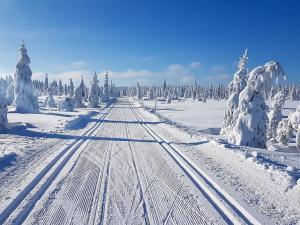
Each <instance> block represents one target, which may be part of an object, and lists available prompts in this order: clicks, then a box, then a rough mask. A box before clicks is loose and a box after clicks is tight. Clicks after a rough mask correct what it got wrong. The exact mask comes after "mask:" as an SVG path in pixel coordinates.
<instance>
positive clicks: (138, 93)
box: [136, 83, 142, 100]
mask: <svg viewBox="0 0 300 225" xmlns="http://www.w3.org/2000/svg"><path fill="white" fill-rule="evenodd" d="M141 91H142V90H141V87H140V84H139V83H136V98H137V99H138V100H140V99H142V93H141Z"/></svg>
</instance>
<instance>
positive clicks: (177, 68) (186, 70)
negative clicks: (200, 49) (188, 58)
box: [165, 61, 202, 76]
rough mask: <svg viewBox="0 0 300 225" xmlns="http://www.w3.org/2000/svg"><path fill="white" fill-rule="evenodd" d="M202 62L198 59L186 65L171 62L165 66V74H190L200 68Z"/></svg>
mask: <svg viewBox="0 0 300 225" xmlns="http://www.w3.org/2000/svg"><path fill="white" fill-rule="evenodd" d="M201 67H202V64H201V63H200V62H198V61H193V62H191V63H189V64H187V65H183V64H171V65H169V66H167V68H166V70H165V74H166V75H167V76H190V74H192V73H194V72H195V71H197V70H199V69H201Z"/></svg>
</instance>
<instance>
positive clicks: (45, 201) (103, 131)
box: [0, 99, 258, 225]
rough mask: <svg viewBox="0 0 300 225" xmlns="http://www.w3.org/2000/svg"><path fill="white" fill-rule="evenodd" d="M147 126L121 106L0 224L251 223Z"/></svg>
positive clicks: (129, 107)
mask: <svg viewBox="0 0 300 225" xmlns="http://www.w3.org/2000/svg"><path fill="white" fill-rule="evenodd" d="M147 124H151V125H152V126H155V122H148V121H142V120H141V117H139V115H138V112H137V110H136V109H135V107H134V106H133V105H132V104H131V102H130V101H128V99H120V100H119V101H118V102H117V103H116V104H114V105H113V106H112V108H111V110H109V111H108V113H107V114H105V116H103V117H102V118H100V119H99V120H98V121H97V123H96V124H95V127H94V129H91V130H90V131H89V132H88V133H87V136H86V137H85V138H83V139H80V140H79V141H81V144H80V145H78V147H77V148H74V151H73V152H72V153H71V151H67V153H66V155H63V157H62V159H61V161H60V160H57V162H55V163H54V165H53V168H49V170H48V171H46V172H47V174H46V175H45V177H42V178H41V180H38V181H36V182H35V183H33V184H34V185H33V187H32V188H30V189H28V190H27V191H26V192H25V193H26V195H25V196H23V197H22V196H21V197H22V198H20V199H19V200H18V201H16V202H15V204H13V205H11V208H10V209H8V208H6V210H7V212H8V213H7V214H6V215H7V216H5V215H4V214H3V212H1V215H0V217H2V219H3V221H2V222H4V221H5V224H11V223H15V224H20V223H24V224H113V225H115V224H257V223H258V222H257V221H256V220H255V219H254V218H252V217H251V215H249V214H248V213H247V212H246V211H243V209H242V208H240V207H239V206H238V205H235V203H234V200H233V199H230V196H224V195H223V194H222V193H221V194H220V193H218V190H214V189H213V188H212V187H211V185H210V184H209V183H211V181H210V182H208V181H207V179H203V178H202V179H200V175H199V174H197V173H200V172H199V171H196V170H195V168H193V167H192V166H191V165H190V164H189V163H188V162H187V161H185V160H184V158H183V157H182V156H180V154H178V153H176V150H175V149H172V147H171V146H170V145H169V144H168V143H167V142H165V141H164V140H163V139H161V138H160V137H159V135H158V134H157V133H155V132H154V131H153V130H151V128H150V127H148V126H147ZM77 144H78V143H77ZM77 144H76V146H77ZM70 150H72V149H70ZM49 179H50V180H49Z"/></svg>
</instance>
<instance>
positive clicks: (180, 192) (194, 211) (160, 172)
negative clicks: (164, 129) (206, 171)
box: [128, 107, 213, 224]
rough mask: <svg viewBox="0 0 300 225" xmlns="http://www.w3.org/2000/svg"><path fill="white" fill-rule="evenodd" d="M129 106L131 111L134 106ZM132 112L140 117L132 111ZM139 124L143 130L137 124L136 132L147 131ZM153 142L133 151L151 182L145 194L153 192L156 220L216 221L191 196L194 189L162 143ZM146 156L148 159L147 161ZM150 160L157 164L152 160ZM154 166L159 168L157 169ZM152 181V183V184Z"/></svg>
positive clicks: (152, 205) (144, 177)
mask: <svg viewBox="0 0 300 225" xmlns="http://www.w3.org/2000/svg"><path fill="white" fill-rule="evenodd" d="M128 109H129V111H131V110H130V107H128ZM130 114H131V115H132V117H133V118H134V120H136V118H135V117H134V115H133V114H132V112H131V113H130ZM137 122H138V121H137ZM137 126H139V128H140V129H142V131H139V129H137V128H136V129H132V130H133V131H136V133H135V134H139V135H141V134H143V133H144V132H145V131H144V128H143V127H140V124H139V123H137ZM145 134H147V135H146V136H144V137H143V139H146V138H147V137H149V134H148V133H147V132H146V133H145ZM150 137H151V136H150ZM151 138H152V137H151ZM134 144H137V143H134ZM152 144H153V145H152V146H147V147H146V146H143V145H141V146H140V145H138V146H135V145H134V147H133V151H134V152H135V155H136V158H137V162H138V164H139V166H140V167H139V168H140V169H139V170H140V171H141V174H143V176H142V177H143V179H144V183H145V184H146V186H147V187H146V188H145V189H144V190H145V191H144V195H146V194H147V195H149V199H151V201H150V204H151V206H150V207H149V208H154V210H155V211H156V210H158V212H156V213H154V215H156V222H155V224H163V223H165V224H171V223H175V224H212V223H213V219H212V218H210V217H209V216H207V215H206V214H205V213H204V212H203V211H202V210H201V209H200V208H199V207H198V205H197V204H198V203H197V202H195V199H193V198H190V197H189V196H190V195H191V193H190V192H189V191H188V190H187V189H186V187H185V185H184V182H182V181H181V178H180V177H178V175H176V174H175V173H174V172H173V169H172V168H171V167H169V166H168V163H167V162H166V161H164V159H163V158H164V157H162V155H161V151H160V148H161V146H160V145H159V143H157V142H154V143H152ZM147 153H148V154H147ZM140 154H142V156H141V155H140ZM145 159H148V160H147V161H145ZM150 161H152V162H153V163H154V164H151V163H150V164H149V162H150ZM157 166H158V167H157ZM154 168H156V169H157V171H153V170H155V169H154ZM145 173H148V174H145ZM148 181H149V183H150V184H148ZM173 214H174V215H173Z"/></svg>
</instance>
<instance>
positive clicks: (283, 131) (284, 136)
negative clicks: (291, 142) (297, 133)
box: [276, 120, 289, 145]
mask: <svg viewBox="0 0 300 225" xmlns="http://www.w3.org/2000/svg"><path fill="white" fill-rule="evenodd" d="M288 133H289V129H288V121H287V120H281V121H279V123H278V126H277V130H276V141H277V142H279V143H281V144H284V145H286V144H287V142H288Z"/></svg>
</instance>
